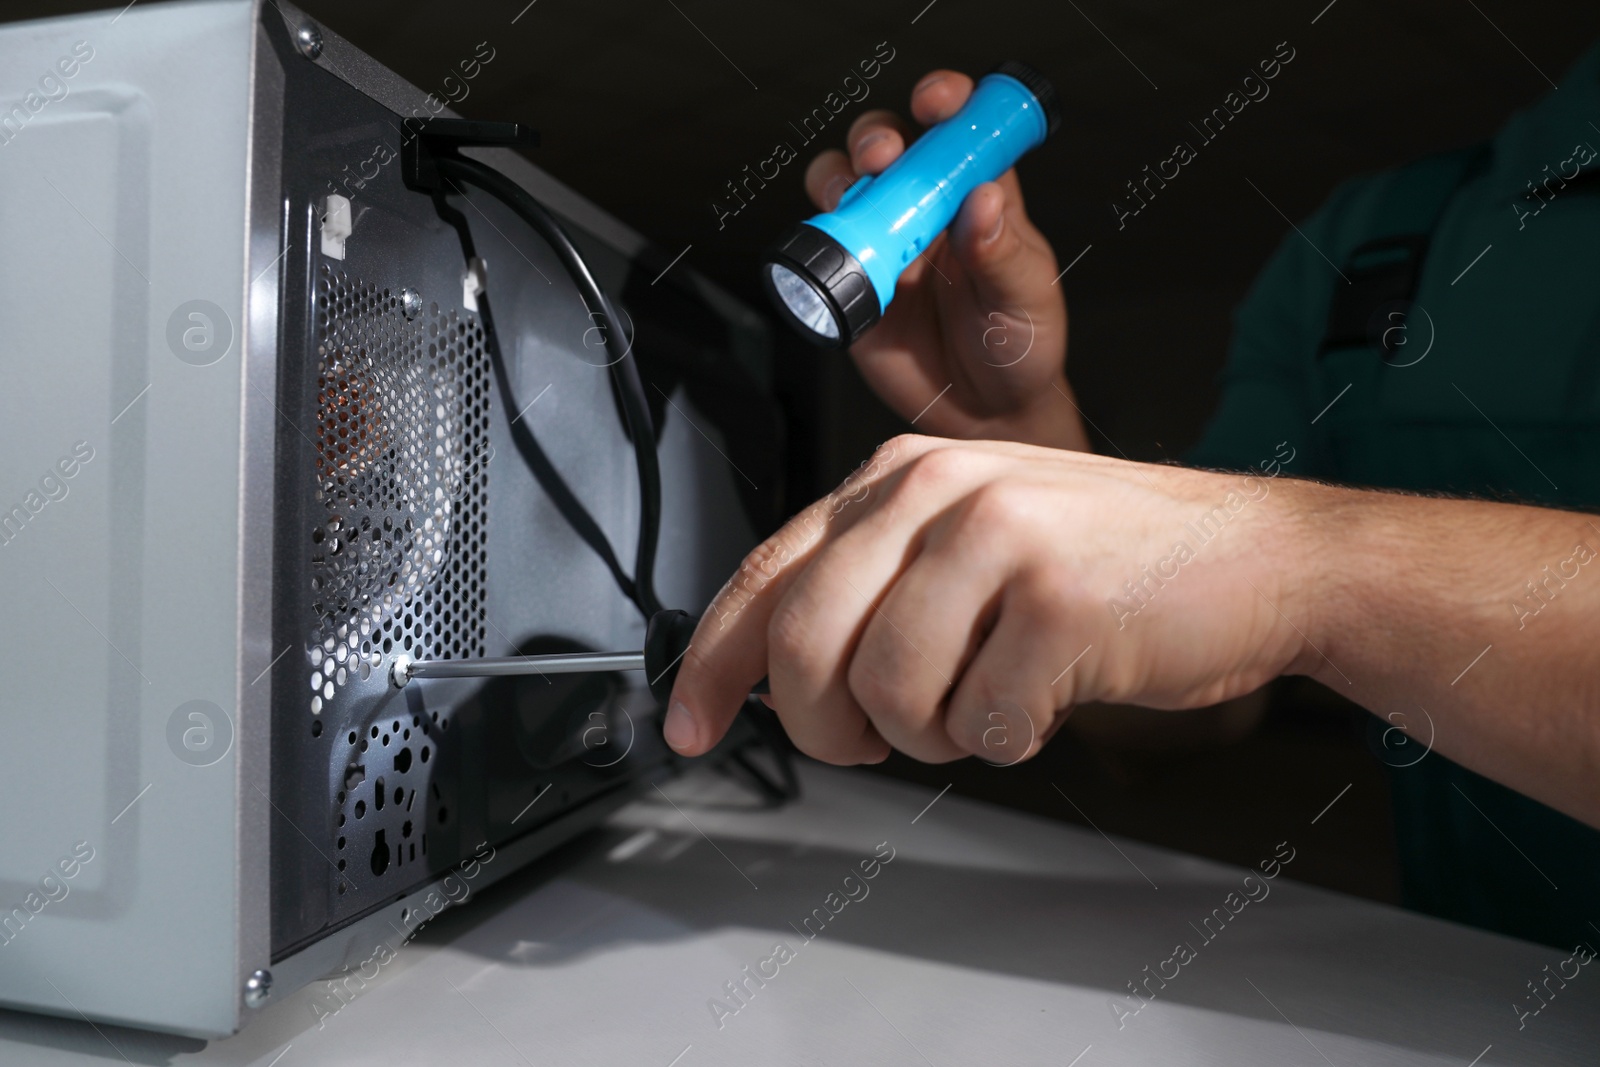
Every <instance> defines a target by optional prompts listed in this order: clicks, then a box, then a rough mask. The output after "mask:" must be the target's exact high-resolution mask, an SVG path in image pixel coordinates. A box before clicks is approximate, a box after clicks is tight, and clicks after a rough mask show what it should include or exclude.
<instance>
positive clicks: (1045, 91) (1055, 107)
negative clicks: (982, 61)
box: [989, 59, 1061, 137]
mask: <svg viewBox="0 0 1600 1067" xmlns="http://www.w3.org/2000/svg"><path fill="white" fill-rule="evenodd" d="M989 73H990V74H1004V75H1006V76H1007V77H1010V78H1015V79H1017V81H1019V82H1021V83H1022V84H1023V85H1025V86H1027V88H1028V92H1030V93H1032V94H1033V98H1034V99H1035V100H1037V101H1039V107H1040V108H1041V109H1042V110H1043V111H1044V118H1045V127H1046V133H1045V136H1047V137H1048V136H1049V135H1050V134H1053V133H1055V132H1056V130H1057V129H1058V128H1060V126H1061V96H1060V94H1058V93H1057V92H1056V87H1055V86H1054V85H1051V84H1050V79H1049V78H1046V77H1045V76H1044V75H1043V74H1040V73H1039V72H1038V71H1037V70H1035V69H1034V68H1032V67H1030V66H1028V64H1026V63H1024V62H1022V61H1021V60H1017V59H1007V60H1005V61H1004V62H1002V63H1000V64H999V65H998V66H996V67H995V68H994V69H993V70H991V71H990V72H989Z"/></svg>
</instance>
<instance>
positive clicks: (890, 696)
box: [665, 436, 1600, 827]
mask: <svg viewBox="0 0 1600 1067" xmlns="http://www.w3.org/2000/svg"><path fill="white" fill-rule="evenodd" d="M1597 621H1600V517H1596V516H1589V515H1578V514H1573V513H1571V512H1564V511H1556V510H1554V509H1550V508H1532V507H1521V506H1517V505H1511V504H1499V503H1487V502H1484V501H1478V500H1447V499H1436V498H1425V497H1412V496H1403V495H1399V494H1394V493H1375V492H1366V491H1361V490H1354V489H1342V488H1336V487H1333V486H1326V485H1319V484H1317V483H1314V482H1304V481H1296V480H1291V479H1287V478H1272V477H1268V476H1266V475H1258V474H1213V473H1208V472H1204V471H1194V470H1185V469H1183V468H1180V467H1167V466H1149V465H1145V464H1137V463H1129V462H1126V461H1123V460H1115V459H1106V458H1103V457H1097V456H1089V455H1082V454H1079V453H1074V452H1066V451H1062V450H1060V449H1047V448H1035V447H1031V446H1027V445H1018V444H1011V443H1000V442H968V443H960V442H953V441H948V440H938V439H935V438H927V437H912V436H907V437H900V438H896V439H895V440H893V441H890V442H889V443H888V444H887V445H885V446H883V447H882V448H880V449H879V450H878V452H877V454H876V455H874V457H873V458H872V460H871V462H870V463H869V464H867V465H865V466H864V468H863V469H862V470H861V471H859V472H858V473H857V474H856V475H853V476H852V477H851V478H850V479H848V480H847V481H846V482H845V484H844V485H842V486H840V487H839V489H837V490H835V491H834V492H833V494H831V495H830V496H829V497H827V498H826V499H824V500H822V501H821V502H819V503H818V504H816V505H814V506H813V507H812V508H810V509H809V510H807V511H805V512H802V513H801V514H800V515H798V516H796V517H795V518H794V519H793V520H791V521H790V522H789V523H788V525H786V526H785V527H784V528H783V529H781V530H779V531H778V532H777V533H776V534H775V535H773V536H772V537H771V538H769V539H768V540H767V541H766V542H765V543H764V544H763V545H761V547H760V548H758V549H756V551H754V552H753V553H751V554H750V556H749V557H747V558H746V560H745V562H744V564H743V566H741V567H740V569H739V572H738V573H737V574H736V575H735V576H734V577H733V579H732V580H731V581H730V582H729V583H728V584H727V585H726V586H724V587H723V589H722V591H721V592H720V593H718V594H717V597H716V599H715V600H714V601H713V602H712V604H711V607H710V609H709V610H708V611H707V612H706V614H705V617H704V618H703V619H702V620H701V622H700V626H699V628H698V629H697V630H696V632H695V636H694V639H693V641H692V643H691V644H690V646H689V650H688V652H687V654H686V655H685V656H684V661H683V667H682V669H681V671H680V673H679V675H678V680H677V686H676V687H675V688H674V690H673V695H672V699H671V702H670V705H669V707H668V712H667V719H666V723H665V732H666V738H667V741H668V743H669V744H671V745H672V747H673V748H675V749H677V750H678V751H679V752H682V753H685V754H688V755H695V754H698V753H702V752H705V751H706V750H707V749H709V748H710V747H711V746H712V745H713V744H714V743H715V742H716V741H717V739H718V738H720V737H721V736H722V735H723V733H724V732H725V731H726V730H727V728H728V725H729V723H730V722H731V721H732V720H733V717H734V716H735V715H736V714H737V713H738V710H739V708H740V707H741V706H742V704H743V702H744V698H745V695H746V694H747V692H748V691H749V688H750V686H751V685H753V684H754V683H755V682H756V681H757V679H759V678H760V677H761V676H762V675H763V674H765V675H768V676H769V678H770V679H771V685H772V697H771V701H770V702H771V704H772V705H773V706H774V707H775V708H776V710H777V713H778V717H779V718H780V719H781V720H782V721H783V725H784V728H785V729H786V730H787V731H788V733H789V736H790V737H791V738H793V739H794V742H795V744H796V745H797V746H799V748H800V749H801V751H803V752H806V753H808V754H810V755H812V756H815V757H817V758H818V759H822V760H826V761H828V762H830V763H863V762H873V761H876V760H880V759H882V758H884V757H885V756H886V755H887V754H888V751H889V748H890V746H893V747H894V748H897V749H900V750H901V751H903V752H906V753H908V754H910V755H912V756H914V757H916V758H918V759H922V760H927V761H941V760H950V759H955V758H957V757H960V756H963V755H967V754H973V755H977V756H980V757H982V758H984V759H987V760H988V761H989V762H991V763H1004V764H1009V763H1015V762H1017V761H1018V760H1020V759H1022V758H1025V757H1026V756H1029V755H1032V754H1033V753H1034V752H1036V751H1037V750H1038V748H1039V746H1040V745H1041V744H1042V743H1043V742H1044V740H1045V739H1046V738H1048V737H1049V735H1050V733H1051V732H1052V730H1053V729H1054V728H1055V727H1056V726H1057V725H1058V724H1059V723H1060V721H1061V720H1062V718H1063V717H1064V716H1065V714H1066V713H1067V712H1068V711H1069V710H1070V709H1071V707H1072V705H1073V704H1075V703H1078V702H1087V701H1091V700H1093V701H1104V702H1107V703H1114V704H1139V705H1144V706H1146V707H1154V708H1169V709H1176V708H1192V707H1200V706H1203V705H1208V704H1216V703H1218V702H1220V701H1223V700H1227V699H1229V698H1231V697H1235V696H1238V695H1240V694H1244V693H1248V692H1251V691H1252V690H1254V689H1256V688H1257V687H1258V686H1260V685H1261V684H1263V683H1264V682H1266V681H1268V680H1269V679H1271V678H1273V677H1274V676H1276V675H1279V674H1291V673H1300V674H1309V675H1311V676H1313V677H1315V678H1316V679H1318V680H1319V681H1321V682H1323V683H1324V684H1325V685H1328V686H1329V687H1330V688H1332V689H1334V690H1335V691H1336V692H1340V693H1343V694H1345V695H1347V696H1349V697H1350V698H1351V699H1353V700H1355V701H1356V702H1358V703H1360V704H1362V705H1363V706H1365V707H1366V708H1368V709H1370V710H1372V711H1374V712H1376V713H1378V714H1379V715H1380V716H1383V717H1384V719H1385V720H1386V721H1387V722H1388V723H1389V724H1390V726H1391V727H1392V728H1394V729H1397V730H1403V731H1405V732H1406V733H1408V734H1409V735H1411V737H1412V738H1413V739H1414V740H1415V741H1417V742H1418V743H1419V744H1418V750H1419V751H1420V752H1421V753H1422V754H1421V755H1420V756H1418V757H1415V759H1414V761H1413V762H1415V760H1416V759H1422V758H1428V756H1429V755H1430V754H1431V753H1432V752H1433V750H1435V749H1437V750H1438V752H1439V754H1440V755H1442V756H1445V757H1448V758H1449V759H1452V760H1455V761H1456V762H1457V763H1460V764H1462V765H1463V766H1465V767H1468V768H1470V769H1472V770H1474V771H1477V772H1478V773H1479V774H1484V775H1487V776H1488V777H1490V778H1493V779H1495V780H1496V781H1498V782H1501V783H1502V784H1504V785H1507V786H1509V787H1511V788H1512V789H1516V790H1518V791H1520V792H1522V793H1524V794H1526V795H1528V796H1531V797H1533V798H1534V799H1536V800H1540V801H1542V802H1544V803H1546V804H1549V805H1550V806H1552V807H1554V808H1557V809H1558V810H1560V811H1564V812H1566V813H1567V814H1569V815H1571V816H1573V817H1574V818H1577V819H1581V820H1583V821H1585V822H1587V823H1588V824H1589V825H1591V826H1596V827H1600V785H1597V784H1596V783H1597V782H1600V714H1597V713H1596V711H1595V709H1596V708H1600V642H1596V641H1595V640H1594V634H1595V632H1596V623H1597Z"/></svg>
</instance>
